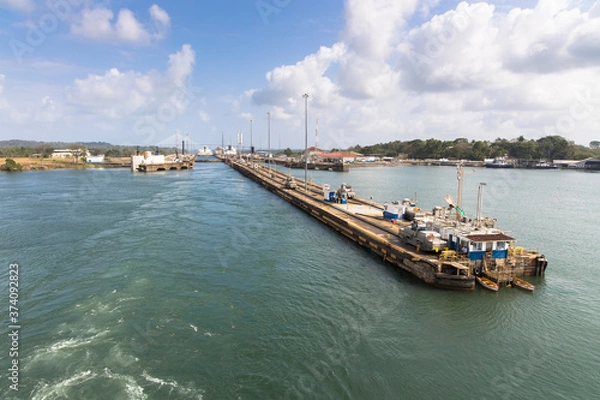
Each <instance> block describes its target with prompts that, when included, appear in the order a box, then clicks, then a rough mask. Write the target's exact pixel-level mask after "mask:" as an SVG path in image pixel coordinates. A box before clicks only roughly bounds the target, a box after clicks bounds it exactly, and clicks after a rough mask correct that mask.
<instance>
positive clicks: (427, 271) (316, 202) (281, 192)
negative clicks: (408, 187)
mask: <svg viewBox="0 0 600 400" xmlns="http://www.w3.org/2000/svg"><path fill="white" fill-rule="evenodd" d="M226 163H227V164H228V165H229V166H231V167H232V168H234V169H235V170H236V171H238V172H240V173H241V174H243V175H245V176H246V177H248V178H250V179H252V180H254V181H255V182H258V183H259V184H261V185H262V186H264V187H265V188H267V189H268V190H270V191H271V192H273V193H275V194H277V195H278V196H280V197H281V198H283V199H285V200H286V201H288V202H289V203H291V204H293V205H295V206H296V207H298V208H300V209H301V210H303V211H305V212H306V213H307V214H309V215H311V216H312V217H314V218H316V219H317V220H319V221H321V222H322V223H324V224H325V225H327V226H329V227H331V228H332V229H334V230H335V231H336V232H338V233H340V234H342V235H344V236H345V237H347V238H348V239H350V240H352V241H353V242H355V243H356V244H358V245H360V246H361V247H363V248H365V249H367V250H369V251H370V252H372V253H374V254H376V255H378V256H379V257H381V258H382V260H383V261H384V262H387V263H390V264H393V265H395V266H397V267H399V268H401V269H403V270H404V271H407V272H410V273H411V274H412V275H414V276H416V277H417V278H419V279H421V280H422V281H424V282H426V283H428V284H431V285H433V286H436V287H440V288H446V289H453V290H473V289H474V288H475V282H476V280H475V276H473V275H472V274H470V272H469V269H468V268H465V267H464V266H463V265H461V264H458V263H453V262H449V261H446V260H444V259H443V258H440V257H438V256H437V255H435V254H429V253H422V252H419V251H416V249H415V248H414V247H412V246H410V245H407V244H405V243H402V241H401V240H400V238H399V237H398V229H400V228H401V227H402V226H405V225H404V224H403V223H400V224H394V223H392V222H390V221H386V220H383V218H381V217H376V216H371V215H366V214H364V213H361V212H358V213H357V212H355V211H353V210H352V208H353V207H354V206H359V205H360V206H367V207H371V208H375V209H380V210H381V211H382V210H383V206H382V205H381V204H377V203H373V202H370V201H368V200H364V199H360V198H355V199H351V200H349V201H348V204H346V205H339V204H334V203H328V202H325V201H324V200H323V187H322V186H320V185H316V184H314V183H311V182H308V183H305V182H304V181H303V180H300V179H296V178H295V180H296V185H295V188H289V185H286V182H288V178H289V175H287V174H285V173H282V172H280V171H278V170H276V169H275V168H268V167H265V166H264V165H260V164H256V163H255V164H250V163H246V162H244V161H240V160H233V159H230V160H227V161H226ZM305 184H306V188H307V190H306V191H305ZM382 212H383V211H382ZM381 215H382V214H381ZM457 266H460V268H458V267H457Z"/></svg>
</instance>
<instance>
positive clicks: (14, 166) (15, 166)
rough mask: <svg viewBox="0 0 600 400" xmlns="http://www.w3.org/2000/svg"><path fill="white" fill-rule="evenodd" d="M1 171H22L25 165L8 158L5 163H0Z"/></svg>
mask: <svg viewBox="0 0 600 400" xmlns="http://www.w3.org/2000/svg"><path fill="white" fill-rule="evenodd" d="M0 171H6V172H21V171H23V166H22V165H21V164H19V163H18V162H16V161H15V160H13V159H12V158H7V159H6V161H5V162H4V164H3V165H0Z"/></svg>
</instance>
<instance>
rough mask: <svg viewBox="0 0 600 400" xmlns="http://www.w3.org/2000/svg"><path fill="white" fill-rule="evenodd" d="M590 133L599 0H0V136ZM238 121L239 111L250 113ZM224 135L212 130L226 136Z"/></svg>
mask: <svg viewBox="0 0 600 400" xmlns="http://www.w3.org/2000/svg"><path fill="white" fill-rule="evenodd" d="M304 93H309V94H310V98H309V135H310V139H309V142H310V143H311V144H312V143H313V142H314V140H315V139H314V132H315V129H316V120H317V119H318V121H319V125H318V126H319V145H320V146H321V147H323V148H332V147H336V148H345V147H348V146H351V145H355V144H361V145H367V144H373V143H378V142H387V141H391V140H411V139H415V138H421V139H426V138H430V137H434V138H439V139H454V138H456V137H466V138H469V139H487V140H494V139H496V138H497V137H506V138H515V137H518V136H521V135H523V136H525V137H527V138H534V139H535V138H539V137H542V136H546V135H550V134H559V135H562V136H564V137H566V138H567V139H569V140H573V141H575V142H576V143H580V144H588V143H589V142H590V141H591V140H598V139H599V138H600V129H599V127H600V112H599V109H600V6H599V5H597V4H596V2H594V1H569V0H563V1H558V0H541V1H520V2H517V1H510V0H499V1H490V2H480V3H467V2H458V1H438V0H425V1H416V0H406V1H402V2H399V1H394V0H373V1H366V0H346V1H342V0H332V1H326V2H319V1H313V0H305V1H299V0H258V1H257V0H244V1H242V0H237V1H236V0H225V1H211V2H207V1H200V2H192V1H177V2H160V1H156V2H152V1H150V2H146V1H110V0H106V1H101V0H45V1H33V0H0V119H1V120H2V121H3V122H2V124H1V127H0V139H13V138H18V139H31V140H48V141H107V142H111V143H115V144H141V145H154V144H165V145H169V144H174V143H175V141H176V140H175V136H174V135H175V134H176V133H177V134H178V135H181V136H183V135H189V137H190V139H191V140H192V141H193V142H195V143H197V144H199V145H202V144H207V145H210V146H212V147H214V146H216V145H218V144H220V143H221V138H222V137H224V138H225V142H227V143H231V144H235V143H234V142H235V141H236V136H237V135H236V134H237V132H238V131H241V132H242V133H243V134H244V145H245V146H249V144H250V126H252V138H253V144H254V145H255V146H256V147H263V148H264V147H266V146H267V112H270V113H271V133H272V135H271V147H273V148H277V147H279V146H281V147H283V148H285V147H291V148H301V147H303V145H304V100H303V98H302V95H303V94H304ZM250 120H252V123H251V122H250ZM227 143H226V144H227Z"/></svg>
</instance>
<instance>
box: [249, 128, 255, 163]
mask: <svg viewBox="0 0 600 400" xmlns="http://www.w3.org/2000/svg"><path fill="white" fill-rule="evenodd" d="M250 163H251V164H254V146H253V145H252V119H250Z"/></svg>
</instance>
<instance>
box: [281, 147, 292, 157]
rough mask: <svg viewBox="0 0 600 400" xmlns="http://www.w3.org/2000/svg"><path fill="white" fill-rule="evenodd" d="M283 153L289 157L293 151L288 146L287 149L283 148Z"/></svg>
mask: <svg viewBox="0 0 600 400" xmlns="http://www.w3.org/2000/svg"><path fill="white" fill-rule="evenodd" d="M283 154H285V155H286V156H288V157H291V156H292V155H293V154H294V152H293V151H292V149H290V148H289V147H288V148H287V149H285V150H284V151H283Z"/></svg>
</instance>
